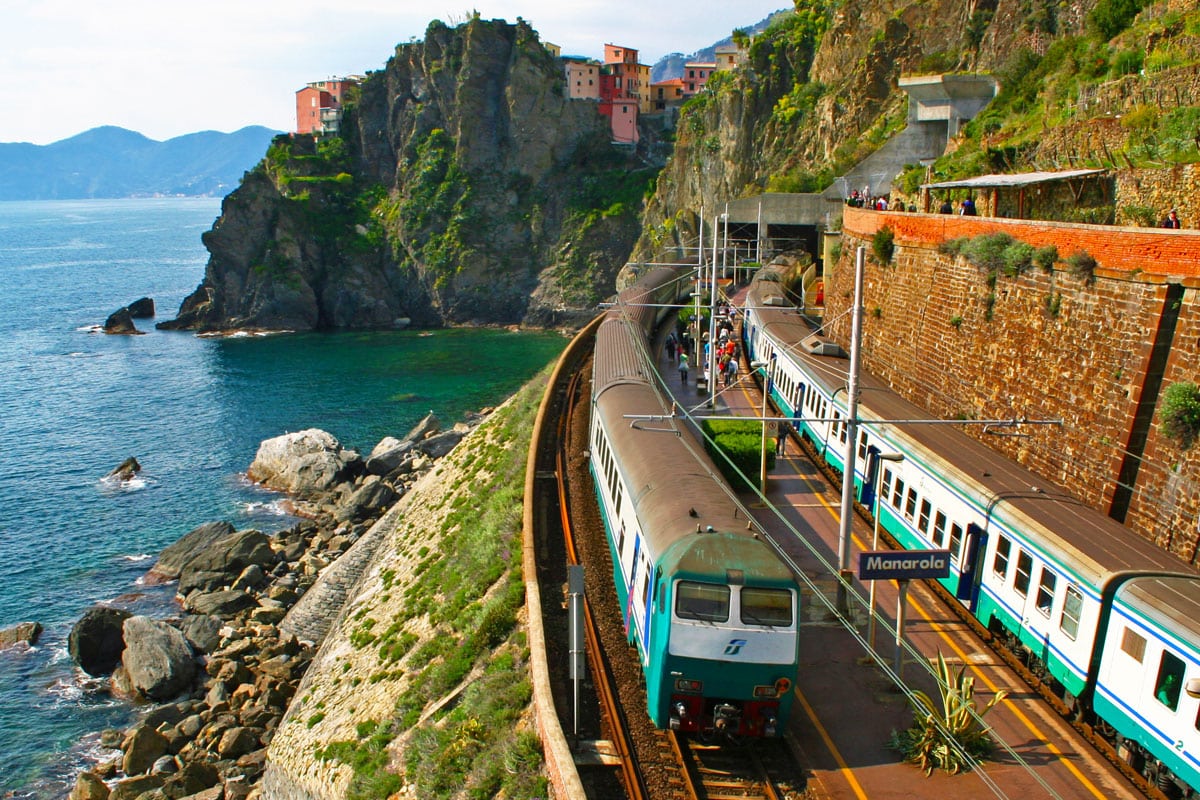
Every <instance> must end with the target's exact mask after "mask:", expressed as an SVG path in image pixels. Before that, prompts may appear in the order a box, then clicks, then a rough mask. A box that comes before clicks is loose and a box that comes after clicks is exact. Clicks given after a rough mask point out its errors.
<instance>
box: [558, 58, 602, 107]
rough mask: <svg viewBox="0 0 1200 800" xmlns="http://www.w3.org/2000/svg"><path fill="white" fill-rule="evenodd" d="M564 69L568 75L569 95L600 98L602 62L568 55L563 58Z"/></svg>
mask: <svg viewBox="0 0 1200 800" xmlns="http://www.w3.org/2000/svg"><path fill="white" fill-rule="evenodd" d="M563 71H564V72H565V73H566V76H567V97H570V98H571V99H573V100H599V99H600V64H599V63H598V62H597V61H596V60H595V59H591V58H583V57H581V56H567V57H565V58H564V59H563Z"/></svg>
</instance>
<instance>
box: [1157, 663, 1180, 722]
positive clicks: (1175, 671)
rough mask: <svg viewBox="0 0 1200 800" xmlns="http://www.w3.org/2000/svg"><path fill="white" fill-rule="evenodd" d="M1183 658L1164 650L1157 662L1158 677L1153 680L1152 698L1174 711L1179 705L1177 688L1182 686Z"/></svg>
mask: <svg viewBox="0 0 1200 800" xmlns="http://www.w3.org/2000/svg"><path fill="white" fill-rule="evenodd" d="M1183 669H1184V665H1183V660H1182V659H1180V658H1179V657H1178V656H1176V655H1175V654H1174V653H1172V652H1170V651H1168V650H1164V651H1163V654H1162V661H1160V662H1159V664H1158V679H1157V680H1155V681H1154V699H1155V700H1157V701H1158V702H1160V703H1162V704H1163V705H1164V706H1166V707H1167V708H1169V709H1171V710H1172V711H1174V710H1175V709H1176V707H1178V705H1179V689H1180V687H1182V686H1183Z"/></svg>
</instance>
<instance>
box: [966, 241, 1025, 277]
mask: <svg viewBox="0 0 1200 800" xmlns="http://www.w3.org/2000/svg"><path fill="white" fill-rule="evenodd" d="M1015 241H1016V240H1015V239H1013V237H1011V236H1009V235H1008V234H1007V233H985V234H983V235H982V236H976V237H974V238H972V239H971V240H969V241H968V242H967V243H966V244H965V245H963V248H962V255H963V257H964V258H966V259H967V261H969V262H971V263H972V264H974V265H975V266H976V267H979V268H980V269H982V270H985V271H986V272H989V273H994V272H999V271H1000V270H1001V269H1003V268H1004V251H1005V250H1007V249H1008V247H1009V246H1010V245H1012V244H1013V242H1015Z"/></svg>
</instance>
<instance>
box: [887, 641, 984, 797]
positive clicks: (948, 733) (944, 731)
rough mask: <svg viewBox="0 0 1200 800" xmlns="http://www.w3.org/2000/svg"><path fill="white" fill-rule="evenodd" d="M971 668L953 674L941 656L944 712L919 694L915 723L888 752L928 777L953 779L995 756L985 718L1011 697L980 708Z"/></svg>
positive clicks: (895, 734)
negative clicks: (936, 773) (982, 759)
mask: <svg viewBox="0 0 1200 800" xmlns="http://www.w3.org/2000/svg"><path fill="white" fill-rule="evenodd" d="M966 672H967V668H966V667H965V666H962V667H959V668H958V671H957V672H954V671H952V670H951V668H950V667H949V666H948V665H947V664H946V660H945V659H944V658H942V654H941V653H940V652H939V653H938V690H939V691H940V692H941V696H942V697H941V700H942V702H941V709H940V710H939V709H938V708H937V706H936V705H935V704H934V702H933V699H932V698H931V697H930V696H929V695H927V694H925V693H924V692H920V691H915V690H914V691H913V693H912V695H911V702H912V705H913V715H914V716H913V723H912V725H911V726H910V727H909V728H908V729H907V730H904V731H900V732H893V733H892V738H891V740H890V741H889V742H888V746H889V747H891V748H892V749H894V750H898V751H899V752H901V753H902V754H903V755H904V760H905V761H907V762H909V763H911V764H917V765H918V766H920V767H921V769H922V770H924V772H925V774H926V775H930V774H932V773H933V771H934V770H935V769H942V770H944V771H946V772H948V773H950V774H951V775H954V774H957V773H959V772H969V771H970V769H971V764H972V762H973V761H975V760H976V759H977V758H979V757H981V756H984V755H986V754H987V753H988V752H990V751H991V748H992V740H991V737H990V735H989V733H990V730H991V729H990V728H988V727H986V726H985V725H984V724H983V722H982V719H983V716H984V715H985V714H987V713H988V712H989V711H991V710H992V708H993V707H994V706H995V705H996V704H997V703H999V702H1000V701H1001V700H1003V699H1004V697H1005V696H1006V695H1007V694H1008V692H1007V691H1006V690H1004V689H1001V690H1000V691H998V692H997V693H996V695H995V696H994V697H992V699H991V700H989V701H988V703H987V705H985V706H984V707H983V708H982V709H978V708H976V706H975V678H973V677H971V676H970V675H967V674H966Z"/></svg>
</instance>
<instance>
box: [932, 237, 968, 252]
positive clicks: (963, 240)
mask: <svg viewBox="0 0 1200 800" xmlns="http://www.w3.org/2000/svg"><path fill="white" fill-rule="evenodd" d="M969 241H971V240H970V239H968V238H967V237H966V236H959V237H957V238H955V239H947V240H945V241H944V242H942V243H941V244H939V245H938V252H939V253H941V254H942V255H944V256H958V255H962V250H963V247H965V246H966V244H967V242H969Z"/></svg>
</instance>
